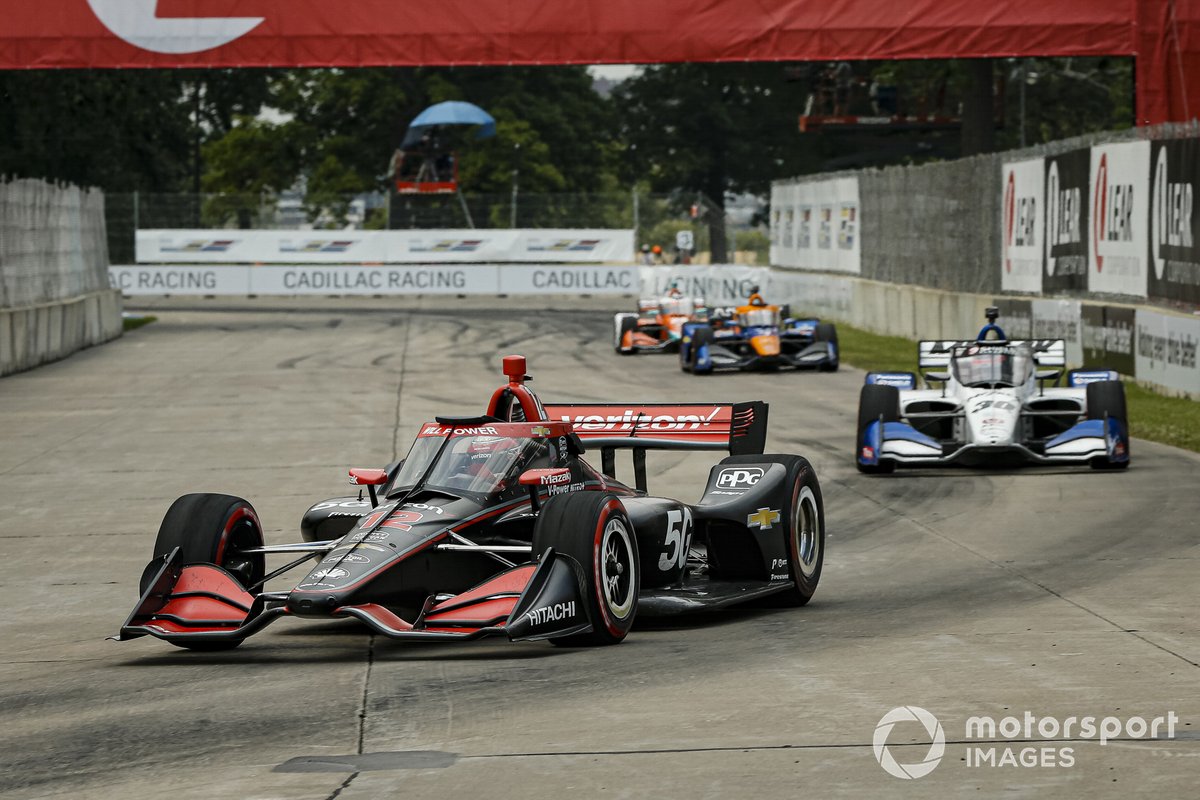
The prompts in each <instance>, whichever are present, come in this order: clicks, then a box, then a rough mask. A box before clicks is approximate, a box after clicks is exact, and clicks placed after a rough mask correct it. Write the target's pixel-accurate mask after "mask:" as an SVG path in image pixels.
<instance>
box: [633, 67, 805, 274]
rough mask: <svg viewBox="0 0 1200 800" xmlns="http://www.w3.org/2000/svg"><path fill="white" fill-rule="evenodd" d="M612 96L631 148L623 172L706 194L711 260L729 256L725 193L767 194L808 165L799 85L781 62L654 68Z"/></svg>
mask: <svg viewBox="0 0 1200 800" xmlns="http://www.w3.org/2000/svg"><path fill="white" fill-rule="evenodd" d="M615 97H616V104H617V110H618V114H619V115H620V118H621V120H622V127H623V133H624V139H625V141H626V143H627V145H628V147H629V157H628V158H627V159H626V161H625V167H626V170H628V172H627V173H626V177H627V178H629V179H638V180H646V181H648V182H649V184H650V186H651V188H652V189H653V190H654V191H657V192H674V193H678V194H679V195H680V196H681V200H682V204H684V205H690V204H691V203H692V202H694V198H695V196H696V195H697V194H700V195H703V196H704V198H707V202H703V203H701V205H703V206H705V207H706V208H707V211H708V213H707V214H706V221H707V222H708V224H709V229H710V230H709V233H710V247H711V250H712V258H713V260H714V261H724V260H726V258H727V255H728V254H727V253H726V243H725V229H724V223H725V220H724V209H725V196H726V194H727V193H729V192H752V193H754V194H758V195H765V194H766V193H767V192H769V190H770V183H771V181H772V180H774V179H778V178H781V177H784V176H788V175H795V174H798V173H800V172H801V171H804V168H805V166H806V165H811V164H812V156H811V148H806V146H805V144H804V143H803V142H802V140H801V139H800V138H799V137H798V135H797V134H796V132H795V131H796V118H797V114H798V112H799V109H800V108H802V107H803V101H804V97H805V92H804V87H803V86H802V85H800V84H797V83H795V82H789V81H787V80H786V79H785V75H784V71H783V69H782V68H781V67H780V65H778V64H666V65H661V66H655V67H650V68H648V69H646V70H645V71H644V72H642V73H641V75H639V76H637V77H635V78H632V79H630V80H628V81H625V82H624V83H623V84H622V85H621V86H620V87H618V89H617V92H616V95H615Z"/></svg>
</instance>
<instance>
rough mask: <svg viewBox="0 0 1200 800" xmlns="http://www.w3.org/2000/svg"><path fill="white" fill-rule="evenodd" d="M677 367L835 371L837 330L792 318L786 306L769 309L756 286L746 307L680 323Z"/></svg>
mask: <svg viewBox="0 0 1200 800" xmlns="http://www.w3.org/2000/svg"><path fill="white" fill-rule="evenodd" d="M681 333H682V335H681V338H680V345H679V367H680V369H682V370H683V371H684V372H691V373H693V374H695V375H706V374H708V373H710V372H713V371H714V370H742V371H745V370H775V369H779V368H781V367H791V368H794V369H818V370H821V371H823V372H835V371H837V368H838V340H837V328H836V327H834V325H833V323H832V322H821V321H820V320H819V319H793V318H791V317H790V315H789V314H788V309H787V307H786V306H775V305H769V304H768V303H767V302H766V301H765V300H763V297H762V295H761V294H759V292H758V287H757V286H755V287H754V288H753V289H752V290H751V294H750V298H749V299H748V300H747V301H746V305H743V306H738V307H736V308H725V309H714V310H713V311H712V312H710V314H709V321H707V322H688V323H684V325H683V328H682V331H681Z"/></svg>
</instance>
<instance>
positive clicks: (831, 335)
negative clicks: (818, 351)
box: [814, 322, 842, 372]
mask: <svg viewBox="0 0 1200 800" xmlns="http://www.w3.org/2000/svg"><path fill="white" fill-rule="evenodd" d="M814 341H818V342H832V343H833V350H834V352H835V353H837V354H838V356H837V357H835V358H834V359H833V360H832V361H830V362H829V363H828V364H822V365H821V371H822V372H837V370H838V365H839V364H840V362H841V352H842V351H841V350H839V349H838V338H837V327H836V326H835V325H834V324H833V323H832V322H818V323H817V331H816V336H815V339H814Z"/></svg>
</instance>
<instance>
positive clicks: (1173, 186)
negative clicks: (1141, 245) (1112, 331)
mask: <svg viewBox="0 0 1200 800" xmlns="http://www.w3.org/2000/svg"><path fill="white" fill-rule="evenodd" d="M1169 175H1170V173H1169V172H1168V170H1167V148H1166V147H1165V146H1164V147H1161V148H1159V151H1158V157H1157V158H1156V159H1155V163H1154V199H1153V206H1152V208H1151V210H1150V227H1151V230H1150V246H1151V247H1152V248H1153V252H1152V253H1151V255H1152V256H1153V259H1154V275H1155V277H1157V278H1158V279H1159V280H1160V281H1161V280H1163V278H1164V277H1166V279H1167V280H1170V281H1172V282H1175V283H1184V284H1195V283H1196V282H1197V281H1200V270H1197V269H1195V266H1194V265H1193V264H1191V263H1189V261H1190V259H1189V258H1187V254H1186V253H1178V255H1176V257H1175V258H1168V257H1167V253H1166V250H1165V248H1173V249H1177V252H1178V251H1187V250H1191V249H1193V248H1194V247H1195V238H1194V236H1193V232H1192V212H1193V209H1194V207H1195V206H1194V197H1193V195H1192V183H1191V181H1187V180H1185V181H1180V182H1176V181H1171V180H1170V179H1169Z"/></svg>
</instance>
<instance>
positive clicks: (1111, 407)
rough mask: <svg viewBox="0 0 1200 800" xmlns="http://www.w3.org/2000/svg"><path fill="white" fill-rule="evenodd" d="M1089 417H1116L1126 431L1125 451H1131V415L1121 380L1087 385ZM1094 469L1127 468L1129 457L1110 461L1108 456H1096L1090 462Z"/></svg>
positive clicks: (1101, 418)
mask: <svg viewBox="0 0 1200 800" xmlns="http://www.w3.org/2000/svg"><path fill="white" fill-rule="evenodd" d="M1087 417H1088V419H1100V420H1103V419H1105V418H1107V417H1112V418H1114V419H1116V420H1117V421H1118V422H1119V423H1120V424H1121V429H1122V430H1123V431H1125V441H1124V442H1123V444H1124V446H1125V452H1126V453H1128V452H1129V417H1128V415H1127V412H1126V410H1125V384H1123V383H1121V382H1120V381H1097V382H1095V383H1089V384H1088V385H1087ZM1089 466H1091V468H1092V469H1126V468H1127V467H1128V466H1129V459H1126V460H1125V461H1109V460H1108V459H1107V458H1094V459H1092V461H1091V463H1090V464H1089Z"/></svg>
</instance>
